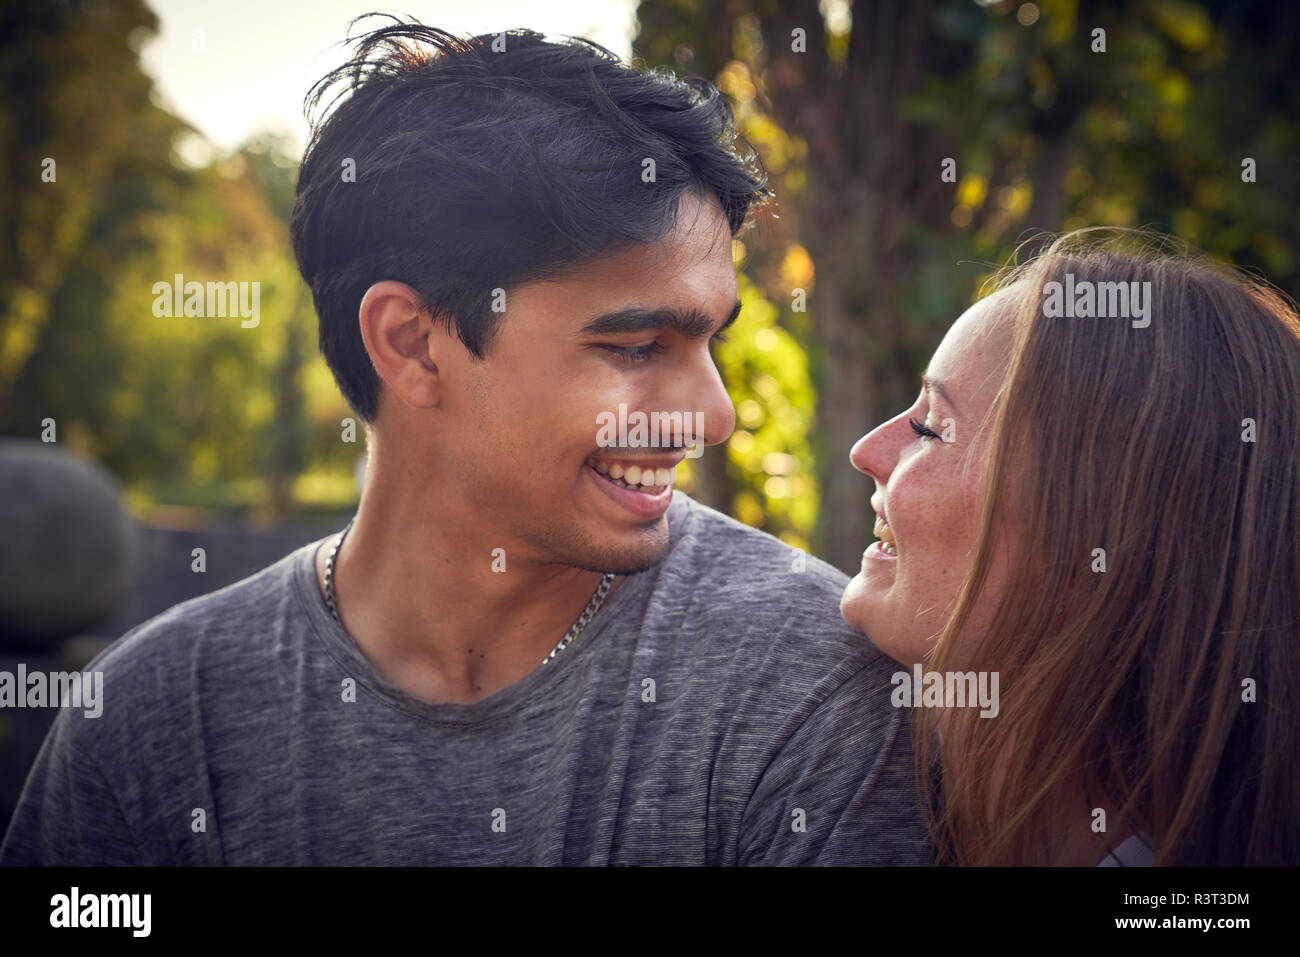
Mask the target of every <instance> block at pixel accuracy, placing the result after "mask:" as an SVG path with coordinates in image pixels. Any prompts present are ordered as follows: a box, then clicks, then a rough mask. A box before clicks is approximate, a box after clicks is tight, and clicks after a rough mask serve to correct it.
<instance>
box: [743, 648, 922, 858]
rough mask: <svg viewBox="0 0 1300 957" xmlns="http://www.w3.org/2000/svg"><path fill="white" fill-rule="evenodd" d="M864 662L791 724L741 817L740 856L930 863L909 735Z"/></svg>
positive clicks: (877, 674) (877, 672) (897, 710)
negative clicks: (792, 729)
mask: <svg viewBox="0 0 1300 957" xmlns="http://www.w3.org/2000/svg"><path fill="white" fill-rule="evenodd" d="M878 677H879V671H878V670H877V669H875V668H871V667H868V668H863V669H861V670H860V671H858V672H856V673H855V674H854V675H853V676H852V677H851V678H849V679H848V680H847V681H845V682H844V683H843V684H842V685H840V687H839V688H837V689H836V690H835V691H834V692H833V693H832V694H831V695H830V696H828V697H827V699H826V700H825V701H823V702H822V703H821V705H819V706H818V707H817V709H816V710H814V711H813V712H812V714H810V715H809V716H808V718H807V720H805V721H804V722H803V724H801V725H800V726H799V728H798V729H797V730H796V731H795V733H794V734H792V735H791V736H790V738H789V740H788V741H787V742H786V743H785V745H784V746H783V747H782V748H781V750H780V751H779V752H778V753H777V755H776V756H775V758H774V759H773V760H772V762H771V764H770V765H769V766H768V767H767V769H766V770H765V771H764V772H763V774H762V776H761V777H760V778H759V781H758V784H757V786H756V787H755V789H754V793H753V795H752V796H751V798H750V800H749V803H748V806H747V807H746V810H745V814H744V816H743V818H742V821H741V827H740V838H739V846H738V853H737V863H739V864H741V865H768V866H797V865H929V864H932V863H933V862H934V852H933V847H932V845H931V843H930V841H929V839H928V836H927V834H926V833H925V827H924V824H923V823H922V815H921V814H920V794H919V792H918V789H917V785H916V778H915V771H914V766H913V755H912V748H911V743H910V741H911V736H910V730H909V725H908V723H907V722H906V721H905V720H904V716H903V713H902V711H901V710H899V709H896V708H893V707H891V706H890V704H889V696H888V690H887V688H886V689H885V690H884V691H883V692H882V686H881V683H880V682H879V680H878Z"/></svg>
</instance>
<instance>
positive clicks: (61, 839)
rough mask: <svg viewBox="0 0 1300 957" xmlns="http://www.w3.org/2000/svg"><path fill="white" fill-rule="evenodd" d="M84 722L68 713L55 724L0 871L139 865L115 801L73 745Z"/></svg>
mask: <svg viewBox="0 0 1300 957" xmlns="http://www.w3.org/2000/svg"><path fill="white" fill-rule="evenodd" d="M85 720H91V719H87V718H85V717H83V716H82V715H80V714H79V713H77V712H75V711H71V710H64V711H61V712H60V713H59V715H58V717H57V718H55V721H54V725H53V727H51V728H50V733H49V734H48V735H47V736H46V738H45V742H44V743H43V744H42V745H41V750H40V752H39V754H38V755H37V757H36V763H35V764H34V765H33V767H32V770H31V773H30V774H29V775H28V777H27V783H26V785H25V786H24V787H23V792H22V795H21V796H20V797H19V799H18V807H17V808H16V809H15V811H14V815H13V818H12V820H11V821H10V823H9V829H8V831H7V833H6V834H5V839H4V843H3V844H2V845H0V866H19V867H21V866H28V867H30V866H83V865H84V866H97V867H109V866H116V865H130V864H141V863H143V861H142V860H141V854H140V851H139V847H138V846H137V844H136V841H135V840H134V839H133V837H132V834H131V831H130V827H129V826H128V824H127V822H126V819H125V817H124V816H123V814H122V808H121V804H120V802H119V800H118V797H117V795H116V794H115V793H114V791H113V789H112V787H111V786H110V785H109V783H108V781H107V779H106V778H105V776H104V773H103V771H102V770H101V768H100V766H99V763H98V762H97V761H96V760H95V758H94V757H93V755H90V754H86V753H83V751H82V750H81V746H80V745H79V744H78V743H77V741H76V731H77V726H76V722H79V721H85Z"/></svg>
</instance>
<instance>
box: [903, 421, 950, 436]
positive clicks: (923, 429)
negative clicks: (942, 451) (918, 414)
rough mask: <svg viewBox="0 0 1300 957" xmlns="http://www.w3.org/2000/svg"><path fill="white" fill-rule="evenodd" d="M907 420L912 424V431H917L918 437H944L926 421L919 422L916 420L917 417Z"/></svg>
mask: <svg viewBox="0 0 1300 957" xmlns="http://www.w3.org/2000/svg"><path fill="white" fill-rule="evenodd" d="M907 421H908V423H909V424H910V425H911V426H912V431H913V432H915V433H916V434H917V437H918V438H922V439H940V438H942V436H941V435H939V433H938V432H935V431H934V430H933V429H931V428H930V427H929V426H927V425H926V424H925V423H924V422H918V421H916V419H908V420H907Z"/></svg>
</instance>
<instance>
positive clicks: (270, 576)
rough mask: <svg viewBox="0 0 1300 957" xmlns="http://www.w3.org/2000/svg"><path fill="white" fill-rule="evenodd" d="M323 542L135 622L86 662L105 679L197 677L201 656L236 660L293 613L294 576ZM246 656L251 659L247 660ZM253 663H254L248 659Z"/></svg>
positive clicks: (90, 668) (263, 642)
mask: <svg viewBox="0 0 1300 957" xmlns="http://www.w3.org/2000/svg"><path fill="white" fill-rule="evenodd" d="M319 544H320V543H319V542H311V543H309V544H307V545H303V546H301V547H299V548H296V549H294V550H293V551H291V552H290V553H288V554H287V555H285V556H284V557H282V558H280V559H279V560H278V561H275V562H273V563H272V564H270V565H267V566H266V567H265V568H262V569H260V570H258V571H256V572H254V573H253V574H251V575H248V576H247V577H245V578H242V579H240V580H239V581H236V582H233V583H231V584H229V585H226V586H224V587H222V588H219V589H217V590H216V591H212V592H209V593H207V594H204V595H199V596H197V597H195V598H190V599H188V600H186V601H183V602H179V603H178V604H175V605H173V606H171V607H170V608H168V609H166V610H165V611H163V612H160V613H159V614H157V615H155V616H154V617H152V618H150V619H148V620H147V621H144V622H141V623H140V624H138V625H136V626H135V627H133V628H132V629H130V630H129V631H127V632H126V633H125V634H123V635H122V636H121V637H120V638H118V639H117V640H116V641H114V642H113V643H112V644H110V645H109V646H108V647H107V648H105V649H104V650H103V651H102V652H101V653H100V654H99V655H98V656H97V657H96V658H95V659H94V660H92V661H91V662H90V664H88V665H87V666H86V670H88V671H95V670H99V671H103V672H104V674H105V678H106V680H108V679H109V678H110V677H111V678H114V679H116V680H118V681H130V680H139V679H141V678H142V677H144V676H146V675H147V676H149V677H150V678H151V679H166V680H172V679H184V678H186V677H190V678H192V677H194V676H195V674H196V672H195V671H194V669H193V665H194V664H195V663H196V658H197V657H202V656H206V655H208V654H209V653H211V652H214V651H218V652H226V654H224V655H223V658H225V659H226V660H227V661H228V662H229V663H231V664H237V663H238V662H239V661H240V660H241V657H242V655H243V653H245V652H249V651H252V650H254V648H255V644H257V643H261V644H263V645H264V644H265V640H264V639H265V636H266V635H267V634H268V630H269V626H272V625H273V623H274V622H275V621H283V620H285V619H286V618H287V617H288V618H292V619H296V618H298V616H296V615H290V614H289V613H290V612H292V606H293V605H294V604H296V603H298V602H300V601H301V599H300V597H299V596H298V593H297V589H296V586H295V581H294V576H295V574H296V573H297V571H298V567H299V563H300V562H301V561H302V560H303V559H304V557H305V554H306V553H309V552H310V553H314V549H315V547H316V546H318V545H319ZM244 660H246V659H244ZM249 664H252V662H249Z"/></svg>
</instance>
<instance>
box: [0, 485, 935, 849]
mask: <svg viewBox="0 0 1300 957" xmlns="http://www.w3.org/2000/svg"><path fill="white" fill-rule="evenodd" d="M668 520H669V527H670V534H671V538H670V544H669V547H668V551H667V553H666V554H665V556H664V558H663V560H662V561H661V562H659V563H658V564H656V565H655V566H654V567H652V568H649V569H647V570H645V571H643V572H640V573H638V574H635V575H631V576H629V577H628V579H627V580H626V581H625V582H624V583H623V584H622V585H621V586H620V587H619V588H618V589H617V590H616V591H615V592H614V593H613V595H611V596H610V598H609V600H608V601H607V602H606V603H605V605H604V607H603V608H601V610H600V611H599V612H598V613H597V615H596V616H595V618H594V619H592V621H591V623H590V624H589V625H588V626H587V628H586V630H585V631H584V632H583V633H582V634H581V635H580V636H579V638H578V639H577V640H576V641H575V642H574V643H573V644H571V645H570V646H569V647H567V648H566V649H565V650H564V651H563V652H561V653H560V654H559V655H558V656H556V658H555V659H554V660H553V661H552V662H551V663H549V664H547V665H544V666H539V667H538V668H537V669H536V670H535V671H533V672H532V673H530V674H529V675H527V676H526V677H524V678H523V679H521V680H520V681H518V682H516V683H515V684H513V685H511V686H509V687H507V688H504V689H503V690H501V691H499V692H497V693H496V694H493V695H491V696H489V697H487V698H484V699H483V700H481V701H477V702H473V703H468V704H465V703H441V704H434V703H430V702H427V701H423V700H421V699H419V698H417V697H415V696H413V695H411V694H408V693H406V692H404V691H402V690H400V689H398V688H395V687H393V686H392V685H390V684H388V683H387V682H385V681H384V680H383V679H382V678H380V676H379V675H378V673H377V672H376V671H375V669H374V668H373V667H372V666H371V665H370V663H369V662H368V661H367V660H366V658H365V657H364V656H363V655H362V654H361V652H360V650H359V649H358V647H357V646H356V644H355V642H354V641H353V640H352V639H351V638H350V637H349V636H348V634H347V633H346V632H345V631H344V630H343V629H341V628H340V627H339V626H338V625H337V624H336V623H335V621H334V620H333V619H332V618H331V617H330V614H329V612H328V610H327V609H326V607H325V603H324V600H323V598H322V596H321V593H320V588H319V585H318V583H317V579H316V574H315V569H314V565H313V556H314V554H315V552H316V549H317V547H318V546H319V545H320V544H321V543H320V542H317V543H314V544H312V545H308V546H304V547H303V548H301V549H298V550H297V551H295V552H293V553H291V554H289V555H287V556H286V557H285V558H283V559H281V560H280V561H279V562H277V563H276V564H274V565H272V566H270V567H269V568H266V569H263V570H262V571H260V572H258V573H257V574H255V575H253V576H251V577H249V578H247V579H245V580H243V581H241V582H237V583H236V584H234V585H231V586H229V587H227V588H223V589H222V590H220V591H218V592H214V593H212V594H210V595H205V596H203V597H200V598H196V599H193V600H191V601H187V602H184V603H183V604H180V605H177V606H175V607H174V608H171V609H169V610H168V611H166V612H164V613H163V614H161V615H159V616H158V617H156V618H154V619H152V620H151V621H149V622H146V623H145V624H143V625H141V626H139V627H137V628H135V629H133V630H132V631H131V632H129V633H127V634H126V635H124V636H123V637H122V638H120V639H119V640H118V641H116V642H115V643H114V644H113V645H112V646H111V647H110V648H108V649H107V650H106V651H105V652H104V653H103V654H101V655H100V656H99V657H98V658H97V659H96V660H95V661H93V662H92V663H91V664H90V665H88V666H87V668H88V669H89V670H100V671H102V672H103V675H104V678H103V680H104V685H103V702H104V704H103V713H102V715H101V716H100V717H98V718H93V719H92V718H87V717H85V716H84V713H83V711H82V710H77V709H72V708H65V709H64V710H63V711H61V712H60V714H59V715H58V717H57V719H56V721H55V723H54V726H53V728H52V729H51V732H50V735H49V737H48V738H47V739H46V741H45V743H44V745H43V747H42V748H41V751H40V754H39V756H38V758H37V760H36V764H35V766H34V767H33V769H32V772H31V775H30V777H29V778H28V781H27V784H26V787H25V789H24V791H23V794H22V798H21V799H20V801H19V804H18V808H17V811H16V812H15V814H14V818H13V821H12V822H11V825H10V828H9V831H8V833H7V835H6V837H5V841H4V845H3V847H0V864H90V865H114V864H239V865H244V864H399V865H401V864H536V865H554V864H584V865H605V864H646V865H650V864H697V865H701V864H708V865H713V864H719V865H729V864H929V863H931V860H932V850H931V847H930V845H929V844H928V842H927V841H926V836H925V828H924V824H923V821H922V817H921V812H920V810H919V805H918V800H917V790H916V785H915V783H914V782H915V778H914V770H913V758H912V751H911V747H910V741H909V732H908V723H907V722H906V721H905V720H904V719H905V715H904V714H903V713H902V712H901V711H900V710H898V709H895V708H893V707H892V706H891V705H890V701H889V698H890V692H891V690H892V686H891V684H890V680H889V679H890V675H891V674H892V673H893V672H894V671H895V670H896V669H897V666H896V665H895V664H894V663H893V662H892V661H890V660H889V659H887V658H886V657H884V656H883V655H882V654H881V653H879V652H878V651H876V650H875V649H874V648H873V647H872V645H871V644H870V642H869V641H868V640H867V639H866V637H865V636H863V635H862V634H860V633H859V632H857V631H855V630H853V629H852V628H850V627H849V626H848V625H846V624H845V623H844V622H843V620H842V619H841V618H840V614H839V599H840V594H841V592H842V590H843V588H844V585H845V583H846V579H845V577H844V576H843V575H842V574H841V573H840V572H839V571H837V570H835V569H833V568H831V567H830V566H829V565H826V564H825V563H823V562H820V561H818V560H816V559H814V558H812V557H810V556H808V557H806V556H803V555H802V553H799V552H796V551H795V550H793V549H791V548H790V547H788V546H787V545H785V544H784V543H782V542H780V541H778V540H776V539H774V538H772V537H770V536H768V535H765V534H763V533H761V532H758V531H756V530H754V529H752V528H749V527H747V526H745V525H742V524H740V523H739V522H736V521H734V520H732V519H730V518H728V517H727V516H725V515H722V514H720V513H718V512H716V511H714V510H712V509H709V508H707V507H705V506H703V505H701V504H699V503H697V502H694V501H692V500H691V499H689V498H688V497H687V496H685V495H683V494H682V493H680V492H678V493H676V494H675V495H674V501H673V504H672V506H671V508H670V510H669V513H668ZM801 561H802V562H803V563H804V567H803V568H802V569H800V567H799V566H800V562H801ZM346 679H354V681H355V695H354V697H355V700H348V699H349V697H352V696H349V695H347V694H346V693H345V690H344V689H345V686H346V685H347V684H349V682H347V681H346ZM651 682H653V684H651Z"/></svg>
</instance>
